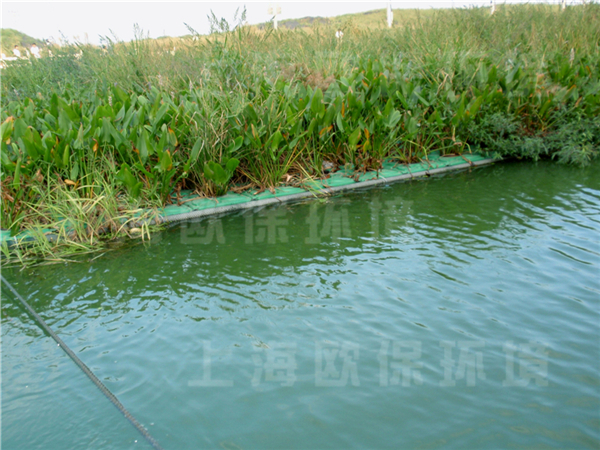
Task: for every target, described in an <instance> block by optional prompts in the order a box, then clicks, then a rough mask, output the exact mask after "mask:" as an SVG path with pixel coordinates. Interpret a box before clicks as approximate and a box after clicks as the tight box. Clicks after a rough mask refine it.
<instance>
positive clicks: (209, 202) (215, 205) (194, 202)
mask: <svg viewBox="0 0 600 450" xmlns="http://www.w3.org/2000/svg"><path fill="white" fill-rule="evenodd" d="M494 161H495V160H494V159H493V158H489V157H486V156H484V155H480V154H465V155H460V156H441V155H440V154H439V153H437V152H432V153H430V154H429V155H428V158H427V159H426V160H422V161H421V162H419V163H415V164H400V163H393V162H385V163H383V168H382V169H381V170H379V171H372V172H365V173H363V174H360V175H358V176H357V175H355V174H353V173H351V172H349V171H345V170H339V171H337V172H335V173H332V174H330V176H329V177H328V178H327V179H323V180H314V181H311V182H309V183H306V184H305V185H304V187H302V188H300V187H290V186H284V187H279V188H276V189H275V190H274V193H273V192H271V191H257V190H254V191H247V192H244V193H241V194H236V193H232V192H230V193H228V194H226V195H223V196H221V197H217V198H202V197H197V196H194V195H193V194H192V193H191V192H190V191H183V192H181V193H180V199H181V202H180V203H181V204H180V205H175V204H174V205H168V206H165V207H164V208H162V209H161V210H159V216H158V219H157V220H156V221H157V222H160V223H165V222H177V221H182V220H189V219H195V218H199V217H205V216H212V215H215V214H223V213H226V212H230V211H236V210H241V209H249V208H255V207H259V206H265V205H270V204H274V203H283V202H289V201H295V200H300V199H304V198H308V197H316V196H319V195H330V194H333V193H335V192H340V191H344V190H348V189H357V188H364V187H369V186H375V185H381V184H389V183H392V182H395V181H400V180H406V179H410V178H416V177H423V176H429V175H433V174H436V173H442V172H448V171H454V170H461V169H467V168H470V167H474V166H481V165H485V164H490V163H493V162H494ZM44 234H45V235H46V236H47V238H48V239H50V240H52V239H55V238H56V236H57V234H56V231H55V230H44ZM34 239H35V237H34V236H33V235H31V234H30V233H27V232H23V233H19V234H18V235H17V236H11V234H10V231H6V230H2V233H1V234H0V242H6V243H7V244H8V245H9V246H12V245H15V244H19V243H21V242H28V241H32V240H34Z"/></svg>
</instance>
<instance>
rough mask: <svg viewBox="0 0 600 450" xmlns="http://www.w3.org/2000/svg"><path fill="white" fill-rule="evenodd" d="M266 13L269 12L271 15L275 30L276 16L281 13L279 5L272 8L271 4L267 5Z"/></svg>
mask: <svg viewBox="0 0 600 450" xmlns="http://www.w3.org/2000/svg"><path fill="white" fill-rule="evenodd" d="M267 14H269V15H270V16H273V28H274V29H275V30H276V29H277V16H278V15H279V14H281V6H276V7H275V8H273V7H272V6H269V9H268V10H267Z"/></svg>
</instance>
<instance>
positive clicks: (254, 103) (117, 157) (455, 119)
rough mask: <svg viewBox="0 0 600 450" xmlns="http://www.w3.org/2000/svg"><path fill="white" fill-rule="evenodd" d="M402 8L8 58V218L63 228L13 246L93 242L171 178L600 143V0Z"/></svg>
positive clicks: (16, 224) (221, 178) (211, 179)
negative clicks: (492, 10) (362, 18)
mask: <svg viewBox="0 0 600 450" xmlns="http://www.w3.org/2000/svg"><path fill="white" fill-rule="evenodd" d="M376 14H381V16H382V19H383V18H384V13H383V12H381V11H380V12H378V13H376ZM395 20H396V24H397V25H396V27H395V28H394V29H392V30H388V29H385V28H384V27H383V26H381V27H377V28H365V27H361V26H359V25H357V24H356V23H354V24H353V22H352V20H351V19H350V18H348V17H345V18H342V19H340V20H338V21H332V22H331V23H329V24H325V25H319V24H317V26H315V27H314V28H312V29H310V31H306V30H305V29H296V30H281V31H278V32H273V31H268V30H259V29H257V28H256V27H240V28H238V29H236V30H235V31H233V32H227V33H216V34H213V35H211V36H208V37H205V36H195V37H194V36H189V37H187V38H183V39H161V40H156V41H153V40H148V39H143V38H142V37H140V38H138V39H136V40H135V41H133V42H130V43H120V42H108V44H109V45H108V47H107V49H105V50H102V49H99V48H94V47H91V46H82V45H74V46H71V47H67V48H63V49H62V50H60V51H57V52H55V55H54V57H53V58H42V59H38V60H32V61H18V62H16V63H14V64H11V65H10V66H9V67H7V68H5V69H3V70H2V87H1V89H2V90H1V92H2V117H1V120H2V160H1V168H2V173H1V183H2V228H4V229H11V230H12V231H13V233H14V232H17V231H22V230H31V231H33V232H35V233H36V234H37V235H38V236H42V234H43V231H42V230H43V229H44V228H54V229H57V230H59V233H60V234H61V237H62V239H60V240H59V242H58V243H54V244H48V243H44V242H45V241H44V240H43V239H40V241H39V243H38V244H37V245H36V246H33V247H29V248H25V249H21V250H19V251H17V252H16V253H14V254H13V257H14V256H16V257H17V258H21V259H23V260H24V259H26V258H29V257H32V256H33V255H40V254H42V255H43V256H44V257H45V258H50V259H51V258H56V257H58V255H59V254H64V253H65V252H67V253H68V252H85V251H92V250H94V249H96V248H98V245H101V240H100V239H101V236H102V235H103V234H105V235H106V232H108V236H109V237H110V236H111V233H113V234H112V235H114V233H116V232H118V231H119V230H122V228H123V226H122V224H123V222H126V221H131V220H134V218H135V217H136V215H137V214H139V212H140V209H141V208H153V207H159V206H161V205H164V204H165V203H168V202H170V201H171V193H172V192H173V191H174V190H175V191H177V190H180V189H195V190H197V192H199V193H202V194H205V195H208V196H211V195H219V194H222V193H224V192H226V191H227V189H232V188H233V186H235V189H242V187H243V186H245V187H248V186H253V187H258V188H266V189H269V188H272V187H275V186H278V185H280V184H282V183H287V184H294V185H301V184H302V183H303V182H305V181H306V180H307V179H308V178H310V177H320V176H322V175H323V163H324V162H329V163H333V164H334V165H335V166H337V167H340V166H344V167H346V168H348V167H350V168H353V169H354V170H356V171H365V170H377V169H378V168H379V167H380V164H381V161H382V160H383V159H385V158H393V159H395V160H397V161H399V162H406V163H409V162H413V161H417V160H419V159H421V158H426V157H427V154H428V153H429V152H431V151H435V150H438V151H441V152H442V153H446V154H448V153H462V152H465V151H476V150H483V151H487V152H490V153H491V154H497V155H502V156H505V157H518V158H533V159H538V158H544V157H551V158H555V159H557V160H558V161H561V162H566V163H577V164H586V163H587V162H589V161H590V159H592V158H593V157H595V156H596V155H597V154H598V146H599V144H600V119H599V117H600V82H599V80H598V74H599V73H600V70H599V69H600V30H599V29H598V27H597V24H598V23H600V5H597V4H589V5H585V6H577V7H569V8H567V9H566V11H563V12H561V11H559V9H558V8H557V7H551V6H545V5H535V6H534V5H522V6H505V7H501V8H499V9H498V11H497V12H496V14H494V15H493V16H490V15H489V9H487V8H479V9H469V10H439V11H428V12H427V13H423V14H421V13H420V12H418V11H396V12H395ZM357 23H358V21H357ZM339 28H342V30H343V31H344V36H343V39H341V40H339V39H336V38H335V31H336V30H337V29H339ZM4 252H5V253H7V252H8V250H7V249H6V248H4ZM40 252H41V253H40ZM61 252H62V253H61Z"/></svg>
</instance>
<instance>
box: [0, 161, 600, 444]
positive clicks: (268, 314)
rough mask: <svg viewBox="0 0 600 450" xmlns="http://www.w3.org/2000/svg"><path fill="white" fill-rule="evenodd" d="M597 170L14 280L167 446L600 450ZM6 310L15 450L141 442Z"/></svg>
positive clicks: (204, 239)
mask: <svg viewBox="0 0 600 450" xmlns="http://www.w3.org/2000/svg"><path fill="white" fill-rule="evenodd" d="M597 171H598V165H595V166H592V167H590V168H588V169H576V168H571V167H564V166H558V165H555V164H546V163H540V164H529V163H518V164H512V163H504V164H498V165H496V166H493V167H489V168H482V169H479V170H475V171H473V172H462V173H455V174H451V175H447V176H445V177H432V178H431V179H427V180H418V181H417V180H415V181H412V182H408V183H401V184H396V185H392V186H388V187H385V188H379V189H371V190H365V191H362V192H354V193H349V194H346V195H344V196H338V197H332V198H329V199H326V200H312V201H307V202H304V203H298V204H282V205H280V206H277V207H268V208H263V209H260V210H255V211H246V212H241V213H238V214H230V215H225V216H221V217H216V218H211V219H205V220H202V221H199V222H192V223H182V224H177V225H176V226H174V227H172V228H171V229H169V230H167V231H165V232H163V233H161V234H160V235H158V236H156V237H155V239H153V240H152V242H151V243H150V244H146V245H135V246H132V247H129V248H126V249H121V250H116V251H112V252H109V253H108V254H107V255H105V256H104V257H102V258H100V259H97V260H95V261H93V262H89V263H81V264H71V265H66V266H53V267H44V268H38V269H32V270H28V271H24V272H19V271H15V270H13V271H5V276H7V277H8V278H9V280H10V281H12V282H13V283H14V285H15V287H17V289H18V290H19V291H20V292H21V293H22V294H23V295H24V296H26V297H27V298H29V299H30V300H31V303H32V305H33V306H34V308H36V310H37V311H38V312H39V313H40V314H41V315H42V316H43V317H44V318H45V319H46V320H47V322H48V323H49V324H50V325H51V326H52V327H53V328H54V329H55V330H56V331H57V332H58V333H59V334H60V335H61V337H62V338H63V339H64V340H65V341H66V342H67V343H68V344H69V345H70V346H71V347H72V348H73V349H74V351H76V352H77V353H78V356H79V357H80V358H81V359H82V360H83V361H84V362H85V363H86V364H87V365H88V366H89V367H90V368H91V369H92V370H93V371H94V372H95V373H96V374H97V375H98V376H99V378H100V379H101V380H102V381H103V382H104V383H105V384H106V385H107V386H108V387H109V388H110V389H111V390H112V391H113V392H114V393H115V394H116V395H117V396H118V397H119V399H120V400H121V401H122V402H123V403H124V405H125V406H126V407H127V408H128V409H129V410H130V411H131V412H132V413H133V414H134V415H135V416H136V417H137V418H138V420H139V421H140V422H142V423H144V424H145V425H146V426H147V427H148V428H149V430H150V432H151V433H152V434H153V435H154V436H155V437H156V438H157V439H158V440H159V442H161V444H162V445H163V446H164V447H165V448H166V449H168V448H173V449H186V448H199V447H200V448H204V447H206V448H232V449H235V448H243V449H259V448H260V449H263V448H301V449H304V448H306V449H308V448H335V449H337V448H398V447H408V448H448V447H454V448H508V447H516V448H520V447H528V448H529V447H561V448H562V447H576V448H597V447H598V446H599V445H600V415H599V412H598V411H599V410H600V393H599V390H600V376H599V375H598V374H599V373H600V371H599V369H600V367H599V366H600V361H599V360H598V350H599V347H600V344H599V343H600V334H599V331H598V330H599V329H600V327H599V325H600V321H599V312H598V311H599V308H598V306H599V305H598V303H599V298H600V296H599V293H600V286H599V282H598V279H599V277H598V269H599V266H600V248H599V247H600V245H599V243H598V229H599V225H600V182H599V181H598V178H597V176H596V174H597ZM3 300H4V301H3V305H2V325H3V328H2V340H3V343H2V345H3V347H2V353H3V355H2V358H3V359H2V363H3V364H2V380H3V383H2V394H3V398H2V399H3V409H2V424H3V429H2V444H3V448H9V449H10V448H15V449H16V448H36V446H39V447H40V448H89V443H90V442H94V443H98V445H97V447H98V448H127V447H128V446H129V445H133V444H134V441H135V440H136V439H138V436H136V435H135V430H133V428H132V427H131V426H130V425H129V424H127V423H126V421H125V420H124V419H123V418H122V417H120V416H119V414H118V412H117V411H116V410H114V408H112V409H111V406H110V404H108V405H107V403H108V402H107V401H106V400H105V399H104V398H103V397H102V395H101V394H100V393H99V392H97V391H96V390H95V388H94V387H93V386H92V385H91V383H90V382H89V381H88V380H86V379H85V377H84V376H83V375H82V374H80V373H79V372H78V369H77V368H76V367H75V366H74V365H73V364H71V363H70V361H69V360H68V358H66V357H65V356H64V355H63V354H61V352H60V350H59V349H56V348H55V346H54V345H53V344H52V341H51V340H49V339H48V338H46V337H44V336H43V335H42V333H41V332H40V331H39V329H38V328H37V327H36V326H35V324H33V323H32V322H31V320H30V319H29V318H28V317H27V316H26V315H25V314H24V313H23V312H22V310H21V309H19V308H18V306H17V305H16V303H14V302H13V301H12V300H11V299H9V298H4V299H3ZM61 408H67V410H68V411H70V414H71V415H67V416H66V417H67V418H66V419H63V416H61V414H59V411H61V410H62V409H61ZM75 428H76V429H77V433H76V434H77V436H76V437H75V434H74V433H73V432H71V431H69V430H73V429H75ZM130 428H131V429H130ZM32 429H35V430H36V432H35V433H31V432H30V430H32ZM138 441H139V439H138ZM136 445H144V444H143V442H141V441H140V442H138V443H137V444H136Z"/></svg>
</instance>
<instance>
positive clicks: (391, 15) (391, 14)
mask: <svg viewBox="0 0 600 450" xmlns="http://www.w3.org/2000/svg"><path fill="white" fill-rule="evenodd" d="M393 23H394V12H393V11H392V2H391V1H390V2H389V3H388V7H387V24H388V28H392V24H393Z"/></svg>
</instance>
